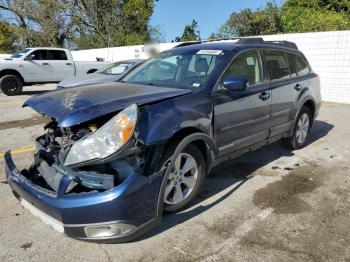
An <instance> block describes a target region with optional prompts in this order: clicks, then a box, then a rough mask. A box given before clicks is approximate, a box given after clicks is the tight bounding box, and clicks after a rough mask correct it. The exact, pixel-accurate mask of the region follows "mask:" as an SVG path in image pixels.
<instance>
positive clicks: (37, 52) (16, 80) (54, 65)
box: [0, 47, 110, 96]
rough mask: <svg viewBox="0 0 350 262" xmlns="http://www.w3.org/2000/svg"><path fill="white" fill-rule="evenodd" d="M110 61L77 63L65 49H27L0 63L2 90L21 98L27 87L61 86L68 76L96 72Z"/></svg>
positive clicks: (0, 85)
mask: <svg viewBox="0 0 350 262" xmlns="http://www.w3.org/2000/svg"><path fill="white" fill-rule="evenodd" d="M109 63H110V62H76V61H74V60H73V57H72V54H71V53H70V51H69V50H67V49H63V48H46V47H37V48H25V49H23V50H21V51H19V52H16V53H14V54H13V55H12V56H11V57H10V58H5V59H1V60H0V89H1V91H2V92H3V93H4V94H5V95H9V96H12V95H18V94H20V93H21V92H22V89H23V85H33V84H39V83H40V84H42V83H58V82H60V81H62V80H63V79H66V78H68V77H73V76H77V75H82V74H87V73H93V72H96V71H97V70H98V69H100V68H102V67H105V66H106V65H107V64H109Z"/></svg>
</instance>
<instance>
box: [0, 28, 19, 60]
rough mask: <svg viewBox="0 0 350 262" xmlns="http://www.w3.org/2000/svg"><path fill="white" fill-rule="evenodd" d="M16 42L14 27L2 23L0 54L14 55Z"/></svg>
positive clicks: (0, 29)
mask: <svg viewBox="0 0 350 262" xmlns="http://www.w3.org/2000/svg"><path fill="white" fill-rule="evenodd" d="M14 42H15V36H14V34H13V27H12V26H11V25H9V24H8V23H5V22H0V53H5V54H8V53H12V52H13V50H14Z"/></svg>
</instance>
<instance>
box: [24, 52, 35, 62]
mask: <svg viewBox="0 0 350 262" xmlns="http://www.w3.org/2000/svg"><path fill="white" fill-rule="evenodd" d="M24 60H26V61H32V60H33V55H32V54H30V55H27V56H26V58H24Z"/></svg>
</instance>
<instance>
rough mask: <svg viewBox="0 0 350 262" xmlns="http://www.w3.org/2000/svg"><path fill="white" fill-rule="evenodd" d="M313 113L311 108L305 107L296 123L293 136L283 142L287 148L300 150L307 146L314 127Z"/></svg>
mask: <svg viewBox="0 0 350 262" xmlns="http://www.w3.org/2000/svg"><path fill="white" fill-rule="evenodd" d="M312 121H313V118H312V113H311V111H310V109H309V108H307V107H306V106H303V107H302V109H301V111H300V113H299V115H298V117H297V120H296V122H295V126H294V130H293V135H292V136H291V137H287V138H285V139H284V140H283V142H284V144H285V146H286V147H287V148H290V149H300V148H302V147H304V146H305V144H306V142H307V139H308V137H309V132H310V128H311V126H312Z"/></svg>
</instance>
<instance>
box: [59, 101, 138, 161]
mask: <svg viewBox="0 0 350 262" xmlns="http://www.w3.org/2000/svg"><path fill="white" fill-rule="evenodd" d="M138 112H139V111H138V107H137V105H136V104H133V105H130V106H129V107H127V108H125V109H124V110H123V111H121V112H119V113H118V114H117V115H115V116H114V117H113V118H112V119H111V120H109V121H108V122H107V123H106V124H104V125H103V126H101V127H100V128H99V129H97V130H96V131H95V132H93V133H91V134H90V135H89V136H87V137H85V138H84V139H82V140H79V141H77V142H75V143H74V144H73V146H72V147H71V149H70V150H69V152H68V154H67V156H66V158H65V161H64V165H65V166H69V165H73V164H77V163H81V162H86V161H89V160H93V159H103V158H106V157H108V156H110V155H112V154H113V153H115V152H117V151H118V150H119V149H120V148H121V147H122V146H123V145H125V144H126V143H127V142H128V141H129V140H130V138H131V137H132V135H133V133H134V130H135V126H136V122H137V118H138Z"/></svg>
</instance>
